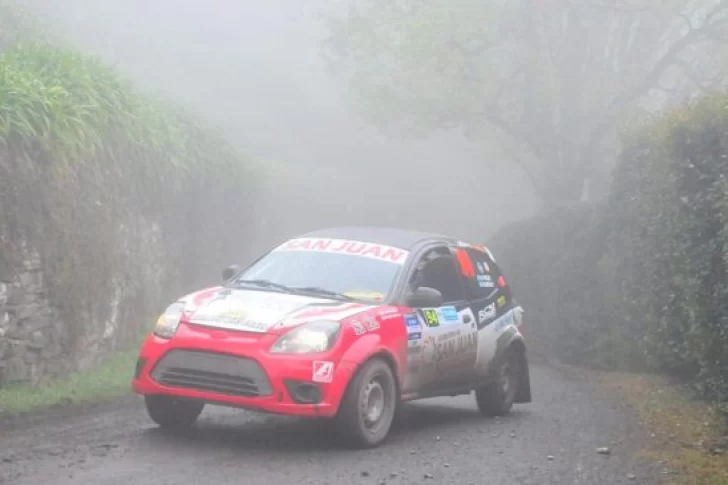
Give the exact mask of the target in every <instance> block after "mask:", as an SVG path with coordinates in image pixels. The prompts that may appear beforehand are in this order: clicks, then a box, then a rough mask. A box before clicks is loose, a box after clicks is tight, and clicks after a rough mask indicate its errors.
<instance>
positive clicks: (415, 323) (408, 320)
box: [404, 313, 422, 329]
mask: <svg viewBox="0 0 728 485" xmlns="http://www.w3.org/2000/svg"><path fill="white" fill-rule="evenodd" d="M404 323H405V324H407V328H408V329H409V328H416V329H420V328H422V325H420V321H419V320H418V319H417V315H415V314H414V313H409V314H407V315H405V316H404Z"/></svg>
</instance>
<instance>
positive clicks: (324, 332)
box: [270, 320, 341, 354]
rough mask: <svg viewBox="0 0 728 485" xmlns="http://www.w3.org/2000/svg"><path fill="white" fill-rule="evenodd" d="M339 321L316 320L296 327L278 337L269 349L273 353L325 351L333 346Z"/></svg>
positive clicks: (337, 333)
mask: <svg viewBox="0 0 728 485" xmlns="http://www.w3.org/2000/svg"><path fill="white" fill-rule="evenodd" d="M340 329H341V323H340V322H336V321H333V320H317V321H313V322H309V323H305V324H303V325H301V326H300V327H296V328H294V329H293V330H291V331H290V332H288V333H286V334H283V335H281V336H280V337H278V340H276V341H275V343H274V344H273V346H272V347H271V348H270V351H271V352H272V353H274V354H312V353H315V352H326V351H327V350H329V349H330V348H331V347H333V346H334V343H335V342H336V338H337V337H338V336H339V330H340Z"/></svg>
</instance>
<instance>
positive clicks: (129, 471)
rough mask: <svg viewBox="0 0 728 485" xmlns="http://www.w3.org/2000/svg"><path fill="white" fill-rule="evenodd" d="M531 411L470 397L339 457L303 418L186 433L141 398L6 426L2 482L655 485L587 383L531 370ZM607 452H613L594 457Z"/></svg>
mask: <svg viewBox="0 0 728 485" xmlns="http://www.w3.org/2000/svg"><path fill="white" fill-rule="evenodd" d="M532 382H533V390H534V400H535V401H534V403H533V404H530V405H521V406H517V407H516V408H515V410H514V412H513V414H512V415H511V416H509V417H507V418H501V419H486V418H483V417H481V416H480V415H479V414H478V413H477V411H476V408H475V403H474V398H473V397H472V396H462V397H458V398H445V399H432V400H427V401H422V402H419V403H416V404H410V405H409V406H408V411H407V412H406V413H405V417H404V419H403V420H402V421H401V422H399V423H398V424H397V427H396V429H395V430H394V431H393V434H392V436H391V438H390V440H389V441H388V442H387V443H386V444H385V445H383V446H382V447H380V448H378V449H373V450H366V451H350V450H341V449H339V448H337V447H336V444H335V442H334V441H333V440H331V439H329V438H328V437H327V436H322V433H321V428H320V427H316V426H315V425H314V424H313V423H310V422H306V421H300V420H296V419H288V418H281V417H275V416H265V415H258V414H253V413H249V412H243V411H237V410H230V409H222V408H212V407H209V408H208V409H206V410H205V412H204V413H203V415H202V417H201V418H200V421H199V422H198V426H197V428H196V429H195V430H193V431H191V432H189V433H187V434H185V435H184V436H170V435H167V434H165V433H163V432H161V431H160V430H159V429H158V428H156V427H155V426H154V425H153V424H152V423H151V422H150V421H149V420H148V419H147V417H146V414H145V412H144V410H143V407H142V403H141V402H140V401H139V400H138V399H137V397H136V396H129V397H128V398H124V399H121V400H119V401H116V402H113V403H109V404H106V405H103V406H101V407H98V406H97V407H95V408H87V409H86V410H85V411H84V413H83V415H80V416H79V415H76V416H73V415H67V416H61V417H59V416H52V415H51V416H47V417H43V418H40V419H37V420H23V421H20V422H14V423H11V424H8V423H4V424H0V483H3V484H5V483H7V484H14V485H15V484H17V485H50V484H53V485H56V484H57V485H66V484H81V485H117V484H118V485H166V484H170V485H171V484H174V485H198V484H199V485H225V484H236V485H294V484H311V485H313V484H315V485H354V484H362V485H364V484H367V485H370V484H373V485H379V484H385V483H386V484H391V485H396V484H414V483H418V484H419V483H422V484H432V485H444V484H462V485H468V484H477V485H498V484H504V485H505V484H508V485H515V484H534V485H546V484H559V485H572V484H604V485H618V484H623V483H624V484H652V483H656V480H655V479H654V477H655V476H656V473H655V470H654V468H653V466H652V465H650V464H648V463H644V462H641V461H639V460H638V459H637V458H636V454H637V452H638V451H639V449H640V446H641V444H642V443H644V440H643V437H644V431H643V430H641V429H640V427H639V425H638V424H637V421H636V419H635V417H634V416H632V415H630V413H629V411H628V410H627V408H626V407H624V406H623V405H622V404H621V403H619V402H616V401H612V400H609V399H608V398H605V397H604V395H603V394H602V393H600V392H599V391H598V390H597V389H595V388H594V387H593V386H592V385H591V384H590V382H589V380H588V377H584V375H577V374H572V373H567V372H565V371H564V370H563V369H557V368H554V367H551V366H545V365H539V366H533V367H532ZM599 447H610V448H611V454H610V455H602V454H598V453H597V452H596V449H597V448H599Z"/></svg>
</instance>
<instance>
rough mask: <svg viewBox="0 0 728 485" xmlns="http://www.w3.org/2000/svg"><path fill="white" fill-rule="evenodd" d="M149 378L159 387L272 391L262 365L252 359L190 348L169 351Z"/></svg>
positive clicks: (236, 393)
mask: <svg viewBox="0 0 728 485" xmlns="http://www.w3.org/2000/svg"><path fill="white" fill-rule="evenodd" d="M151 375H152V378H153V379H154V380H155V381H157V382H158V383H160V384H162V385H163V386H167V387H177V388H185V389H196V390H199V391H207V392H214V393H218V394H226V395H229V396H245V397H256V396H266V395H269V394H271V393H272V392H273V390H272V388H271V385H270V381H269V380H268V377H267V375H266V373H265V371H264V370H263V368H262V367H261V366H260V365H259V364H258V363H257V362H256V361H254V360H252V359H246V358H244V357H235V356H232V355H225V354H217V353H213V352H200V351H192V350H172V351H170V352H168V353H167V354H166V355H165V356H164V357H163V358H162V359H161V360H160V361H159V362H158V363H157V365H156V366H155V367H154V370H153V371H152V373H151Z"/></svg>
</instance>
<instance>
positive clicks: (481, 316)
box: [478, 302, 495, 324]
mask: <svg viewBox="0 0 728 485" xmlns="http://www.w3.org/2000/svg"><path fill="white" fill-rule="evenodd" d="M493 317H495V302H493V303H491V304H490V305H488V306H486V307H485V308H483V309H482V310H480V311H479V312H478V323H480V324H483V323H485V322H487V321H488V320H490V319H491V318H493Z"/></svg>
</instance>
